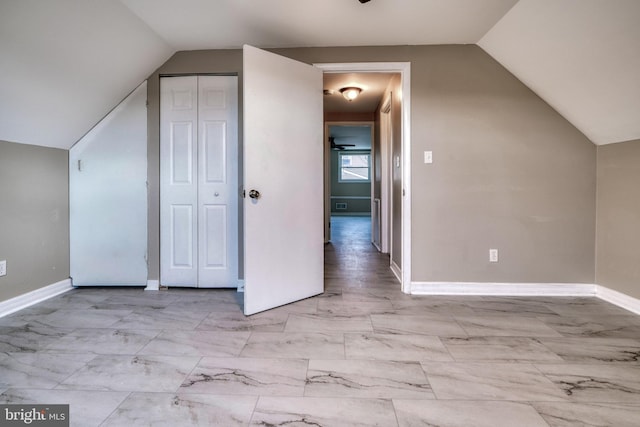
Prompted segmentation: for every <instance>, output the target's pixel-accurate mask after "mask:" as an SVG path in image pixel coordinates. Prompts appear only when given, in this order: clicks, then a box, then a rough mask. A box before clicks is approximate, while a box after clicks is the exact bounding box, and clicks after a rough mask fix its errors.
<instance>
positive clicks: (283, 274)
mask: <svg viewBox="0 0 640 427" xmlns="http://www.w3.org/2000/svg"><path fill="white" fill-rule="evenodd" d="M243 50H244V63H243V73H244V118H243V120H244V186H245V189H246V198H245V200H244V236H245V237H244V245H245V247H244V253H245V293H244V312H245V314H247V315H249V314H253V313H257V312H260V311H264V310H268V309H270V308H274V307H278V306H281V305H284V304H288V303H290V302H293V301H297V300H300V299H303V298H308V297H311V296H314V295H317V294H320V293H322V292H323V290H324V273H323V269H324V257H323V251H324V227H323V173H322V172H323V144H322V127H323V126H322V121H323V116H322V114H323V113H322V102H323V101H322V72H321V71H320V70H319V69H316V68H314V67H312V66H310V65H307V64H303V63H300V62H297V61H293V60H291V59H288V58H284V57H282V56H279V55H275V54H272V53H269V52H266V51H263V50H260V49H256V48H254V47H251V46H244V49H243ZM251 190H256V191H258V192H259V193H260V194H259V197H257V198H252V197H250V195H251ZM254 195H255V193H254Z"/></svg>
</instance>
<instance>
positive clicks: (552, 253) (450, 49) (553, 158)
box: [148, 45, 596, 283]
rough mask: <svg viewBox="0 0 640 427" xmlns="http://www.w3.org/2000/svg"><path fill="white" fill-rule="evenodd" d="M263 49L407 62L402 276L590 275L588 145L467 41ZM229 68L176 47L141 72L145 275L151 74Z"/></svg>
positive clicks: (324, 58)
mask: <svg viewBox="0 0 640 427" xmlns="http://www.w3.org/2000/svg"><path fill="white" fill-rule="evenodd" d="M275 51H276V52H277V53H280V54H282V55H284V56H288V57H290V58H293V59H297V60H300V61H303V62H307V63H323V62H325V63H326V62H371V61H374V62H411V103H412V105H411V109H412V113H411V114H412V117H411V121H412V128H411V150H412V164H411V168H412V181H411V188H412V212H411V217H412V227H413V231H412V236H411V238H412V265H413V277H412V280H414V281H474V282H571V283H574V282H580V283H593V281H594V275H595V272H594V270H595V259H594V254H595V231H594V230H595V179H596V176H595V170H596V166H595V164H596V163H595V162H596V148H595V146H594V145H593V144H592V143H591V142H589V141H588V140H587V139H586V138H585V137H584V136H583V135H582V134H581V133H580V132H578V131H577V130H576V129H575V128H574V127H573V126H571V125H570V124H569V123H568V122H567V121H566V120H564V119H563V118H562V117H561V116H560V115H559V114H557V113H556V112H555V111H554V110H553V109H552V108H551V107H549V106H548V105H547V104H546V103H544V102H543V101H542V100H541V99H540V98H538V97H537V96H536V95H535V94H534V93H532V92H531V91H530V90H529V89H527V88H526V87H525V86H524V85H523V84H522V83H521V82H520V81H518V80H517V79H516V78H515V77H513V76H512V75H511V74H510V73H509V72H508V71H506V70H505V69H504V68H503V67H502V66H500V65H499V64H498V63H497V62H496V61H494V60H493V59H492V58H491V57H489V55H487V54H486V53H485V52H484V51H483V50H482V49H480V48H479V47H478V46H474V45H455V46H395V47H394V46H389V47H347V48H299V49H277V50H275ZM241 68H242V57H241V52H240V51H238V50H225V51H220V50H218V51H192V52H179V53H177V54H176V55H174V57H172V58H171V59H170V60H169V61H168V62H167V63H166V64H164V65H163V66H162V67H161V68H160V69H159V70H158V71H157V72H156V73H154V74H153V75H152V76H151V77H150V79H149V109H148V114H149V183H150V200H149V202H150V203H149V208H150V210H149V258H150V266H149V272H150V278H151V279H154V278H157V277H158V271H159V239H158V236H159V232H158V228H159V209H158V203H159V188H158V182H159V180H158V178H159V175H158V171H159V156H158V152H159V150H158V147H159V137H158V117H159V107H158V105H159V104H158V97H159V95H158V87H159V84H158V76H159V74H182V73H237V74H240V75H241ZM240 81H241V80H240ZM400 95H401V94H400ZM424 150H432V151H433V153H434V163H433V164H432V165H425V164H424V163H423V161H422V159H423V151H424ZM396 194H399V192H396ZM394 234H395V235H396V236H397V235H398V233H394ZM489 248H497V249H499V251H500V262H499V263H497V264H490V263H489V262H488V252H489ZM398 255H399V254H398ZM398 261H399V260H398Z"/></svg>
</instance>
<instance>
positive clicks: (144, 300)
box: [0, 218, 640, 427]
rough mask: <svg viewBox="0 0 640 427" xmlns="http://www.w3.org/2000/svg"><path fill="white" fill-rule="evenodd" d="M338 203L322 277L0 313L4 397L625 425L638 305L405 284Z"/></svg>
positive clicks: (185, 416) (142, 416)
mask: <svg viewBox="0 0 640 427" xmlns="http://www.w3.org/2000/svg"><path fill="white" fill-rule="evenodd" d="M369 227H370V223H369V220H368V218H335V219H334V220H333V221H332V228H333V236H334V239H333V241H332V243H331V244H328V245H326V251H325V265H326V269H325V270H326V273H325V275H326V292H325V293H324V294H323V295H319V296H317V297H314V298H310V299H307V300H304V301H300V302H298V303H294V304H290V305H288V306H284V307H280V308H277V309H274V310H270V311H268V312H265V313H261V314H257V315H254V316H251V317H245V316H244V315H243V314H242V304H241V294H238V293H237V292H235V291H232V290H195V289H169V290H162V291H158V292H145V291H143V290H141V289H131V288H91V289H77V290H74V291H71V292H69V293H66V294H64V295H61V296H58V297H56V298H53V299H50V300H47V301H44V302H42V303H40V304H37V305H35V306H32V307H29V308H27V309H24V310H22V311H20V312H17V313H14V314H12V315H10V316H6V317H4V318H0V402H2V403H51V404H55V403H66V404H70V410H71V425H74V426H82V427H87V426H150V425H153V426H156V425H158V426H161V425H167V426H307V427H308V426H460V427H470V426H491V427H500V426H509V427H513V426H523V427H529V426H531V427H537V426H546V427H559V426H615V427H624V426H629V427H631V426H638V425H640V316H637V315H634V314H632V313H629V312H626V311H625V310H622V309H620V308H618V307H615V306H613V305H611V304H608V303H606V302H604V301H601V300H598V299H592V298H569V297H562V298H550V297H539V298H533V297H531V298H509V297H479V296H471V297H448V296H437V297H436V296H433V297H429V296H409V295H405V294H402V293H401V292H400V289H399V284H398V282H397V281H396V279H395V277H394V276H393V274H392V273H391V271H390V270H389V268H388V264H389V260H388V257H386V256H384V255H380V254H378V253H377V252H376V251H375V250H374V249H373V247H372V246H371V244H370V243H369V234H368V232H369Z"/></svg>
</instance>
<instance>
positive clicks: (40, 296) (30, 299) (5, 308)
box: [0, 279, 73, 317]
mask: <svg viewBox="0 0 640 427" xmlns="http://www.w3.org/2000/svg"><path fill="white" fill-rule="evenodd" d="M72 289H73V286H72V285H71V279H64V280H61V281H59V282H57V283H53V284H51V285H48V286H45V287H43V288H40V289H36V290H35V291H31V292H27V293H26V294H22V295H18V296H17V297H14V298H11V299H8V300H6V301H2V302H0V317H4V316H7V315H9V314H11V313H15V312H16V311H18V310H22V309H23V308H27V307H30V306H32V305H34V304H37V303H39V302H42V301H45V300H48V299H49V298H53V297H55V296H56V295H60V294H63V293H65V292H68V291H70V290H72Z"/></svg>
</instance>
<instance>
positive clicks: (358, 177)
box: [338, 153, 370, 182]
mask: <svg viewBox="0 0 640 427" xmlns="http://www.w3.org/2000/svg"><path fill="white" fill-rule="evenodd" d="M339 154H340V157H339V162H340V170H339V174H340V176H339V177H338V181H339V182H369V180H370V174H369V157H370V155H369V154H362V153H358V154H347V153H339Z"/></svg>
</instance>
